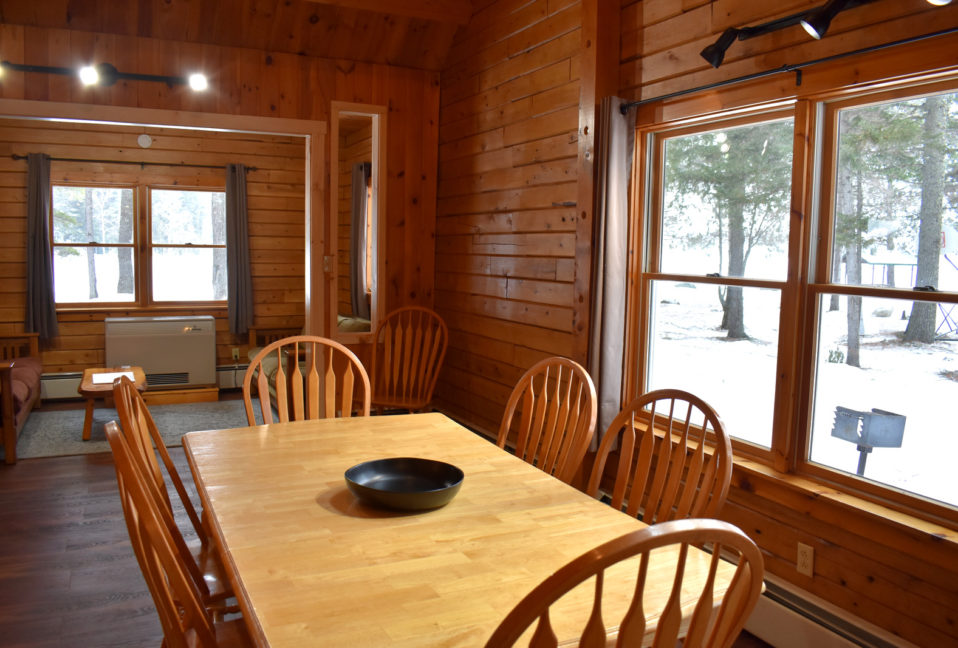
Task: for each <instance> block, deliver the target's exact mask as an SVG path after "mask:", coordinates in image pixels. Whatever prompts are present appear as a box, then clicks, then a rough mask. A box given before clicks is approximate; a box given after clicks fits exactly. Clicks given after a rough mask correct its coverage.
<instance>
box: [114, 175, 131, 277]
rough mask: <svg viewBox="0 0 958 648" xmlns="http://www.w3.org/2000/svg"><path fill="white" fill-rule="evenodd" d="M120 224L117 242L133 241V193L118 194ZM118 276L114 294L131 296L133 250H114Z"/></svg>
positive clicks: (124, 248)
mask: <svg viewBox="0 0 958 648" xmlns="http://www.w3.org/2000/svg"><path fill="white" fill-rule="evenodd" d="M120 196H121V198H120V223H119V227H118V231H117V241H119V242H120V243H126V242H129V241H132V240H133V192H132V191H126V190H124V191H122V192H120ZM116 257H117V267H118V269H119V274H118V276H117V279H116V292H117V293H119V294H121V295H132V294H133V248H128V247H121V248H116Z"/></svg>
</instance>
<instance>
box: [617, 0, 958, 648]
mask: <svg viewBox="0 0 958 648" xmlns="http://www.w3.org/2000/svg"><path fill="white" fill-rule="evenodd" d="M820 4H821V2H818V1H799V0H789V1H787V2H780V3H763V2H755V1H754V0H713V1H711V2H710V1H707V0H689V1H685V2H672V1H669V0H643V1H640V2H632V3H627V4H625V5H623V7H622V13H621V18H622V36H621V37H622V45H621V60H620V68H619V73H620V95H621V96H623V97H626V98H630V99H648V98H652V97H656V96H661V95H663V94H667V93H671V92H676V91H681V90H687V89H690V88H695V87H699V86H702V85H706V84H709V83H713V82H715V81H719V80H724V79H731V78H736V77H741V76H745V75H749V74H753V73H756V72H760V71H764V70H770V69H774V68H777V67H781V66H782V65H784V64H793V63H801V62H804V61H810V60H815V59H819V58H823V57H827V56H832V55H835V54H839V53H844V52H850V51H854V50H857V49H861V48H866V47H870V46H874V45H878V44H882V43H887V42H892V41H896V40H900V39H905V38H908V37H912V36H918V35H921V34H927V33H932V32H935V31H938V30H940V29H943V28H946V27H948V26H958V6H950V7H933V6H931V5H930V4H928V3H927V2H925V1H924V0H907V1H905V2H876V3H874V4H870V5H868V6H867V7H860V8H855V9H850V10H847V11H845V12H843V13H841V14H839V15H838V16H837V17H836V18H835V19H834V20H833V22H832V24H831V27H830V29H829V31H828V33H827V35H826V37H825V38H823V39H822V40H821V41H815V40H813V39H811V38H809V37H808V35H807V34H806V33H805V32H804V30H803V29H802V28H801V27H799V26H794V27H790V28H786V29H783V30H781V31H778V32H775V33H772V34H769V35H767V36H763V37H759V38H754V39H750V40H746V41H736V42H734V43H733V44H732V46H731V47H729V49H728V51H727V52H726V56H725V61H724V62H723V64H722V65H721V67H720V68H718V69H713V68H712V67H711V66H709V65H708V64H707V63H706V62H705V60H704V59H702V58H701V56H700V55H699V52H701V50H702V49H703V48H704V47H705V46H706V45H708V44H710V43H712V42H714V41H715V39H716V38H717V37H718V35H719V34H720V33H721V32H722V31H723V30H724V29H726V28H728V27H741V26H747V25H754V24H759V23H763V22H766V21H768V20H772V19H776V18H780V17H782V16H787V15H790V14H794V13H797V12H800V11H804V10H806V9H809V8H812V7H815V6H819V5H820ZM927 46H929V47H934V44H933V43H930V42H929V43H927ZM901 51H902V52H903V53H902V54H900V56H903V57H908V56H909V54H908V53H907V52H908V51H909V50H907V49H903V50H901ZM915 51H917V50H915ZM836 65H838V66H839V67H841V64H840V63H839V64H836ZM847 65H852V63H848V64H847ZM902 67H911V68H912V69H920V66H919V65H918V64H916V63H911V64H906V65H903V66H902ZM888 73H890V72H888ZM811 74H812V73H811V72H810V73H809V74H808V75H806V81H807V82H814V83H815V84H817V85H816V87H818V86H819V85H821V86H822V87H825V86H827V84H828V82H829V81H828V79H825V78H822V77H823V74H825V73H822V74H819V73H814V78H813V77H812V76H811ZM842 75H844V76H845V77H847V76H848V74H847V72H842ZM840 76H841V75H838V74H836V75H834V76H833V81H832V84H833V85H834V84H836V83H838V82H839V79H840ZM851 80H853V79H847V78H846V79H845V80H843V81H841V82H843V83H848V82H849V81H851ZM775 83H776V84H777V85H778V87H779V88H780V92H781V94H780V95H776V94H774V93H769V91H768V85H766V88H765V90H764V91H762V92H761V93H759V92H756V91H755V90H751V86H743V88H742V89H740V90H737V91H736V92H735V93H733V94H732V98H731V100H728V99H727V98H723V99H719V98H718V97H716V96H715V93H704V94H703V93H699V94H697V95H694V96H692V97H691V98H690V99H688V101H685V102H684V103H685V105H680V106H679V107H678V110H676V109H675V108H670V109H669V111H670V112H671V113H675V112H681V113H682V114H685V115H687V116H694V109H695V108H699V109H701V110H706V111H714V110H719V109H721V108H723V107H725V106H743V105H748V104H750V103H756V102H760V101H771V100H773V99H775V98H776V96H786V95H787V93H788V92H789V91H790V88H791V87H794V83H795V76H794V74H792V75H781V76H780V77H777V78H776V81H775ZM721 102H728V103H724V104H723V103H721ZM677 103H682V102H677ZM651 107H652V110H650V111H646V112H644V113H643V114H642V118H644V119H652V120H654V119H655V118H656V116H658V115H661V114H663V111H661V110H658V109H656V108H655V107H654V104H653V105H652V106H651ZM690 107H692V110H693V112H689V110H690ZM669 111H665V112H669ZM722 516H723V517H724V518H725V519H727V520H728V521H730V522H732V523H734V524H736V525H738V526H740V527H741V528H742V529H744V530H745V531H746V532H747V533H748V534H749V535H750V536H751V537H752V538H753V539H755V540H756V542H758V543H759V545H760V546H761V548H762V550H763V553H764V555H765V559H766V567H767V569H768V571H769V572H771V573H773V574H775V575H777V576H779V577H781V578H783V579H785V580H786V581H789V582H792V583H794V584H795V585H797V586H799V587H801V588H803V589H805V590H807V591H810V592H812V593H813V594H815V595H817V596H819V597H821V598H823V599H825V600H827V601H829V602H831V603H834V604H835V605H837V606H839V607H840V608H842V609H845V610H847V611H849V612H850V613H852V614H854V615H856V616H858V617H860V618H862V619H865V620H867V621H869V622H871V623H874V624H875V625H877V626H879V627H881V628H884V629H886V630H888V631H890V632H892V633H894V634H896V635H898V636H901V637H903V638H905V639H907V640H908V641H911V642H913V643H915V644H917V645H920V646H931V645H958V614H956V610H958V588H956V587H955V583H956V582H958V545H956V543H955V541H954V537H955V534H954V532H953V531H949V530H947V529H945V528H942V527H936V526H935V525H932V524H924V523H921V522H919V521H917V520H915V519H912V518H908V517H907V516H902V515H899V514H895V513H893V512H891V511H889V510H887V509H884V508H882V507H880V506H874V505H868V504H867V503H865V502H862V501H860V500H855V499H854V498H850V497H848V496H847V495H842V494H840V493H839V492H838V491H835V490H834V489H830V488H827V487H823V486H821V485H816V484H814V483H812V482H809V481H807V480H802V479H800V478H795V479H791V478H785V479H783V476H782V475H781V474H780V473H774V472H772V471H770V470H767V469H758V470H753V469H745V468H739V467H737V468H736V471H735V475H734V479H733V485H732V489H731V492H730V495H729V501H728V504H727V505H726V507H725V508H724V510H723V512H722ZM798 542H803V543H805V544H808V545H811V546H812V547H813V548H814V550H815V575H814V577H813V578H808V577H805V576H802V575H801V574H799V573H798V572H797V570H796V568H795V561H796V555H797V543H798Z"/></svg>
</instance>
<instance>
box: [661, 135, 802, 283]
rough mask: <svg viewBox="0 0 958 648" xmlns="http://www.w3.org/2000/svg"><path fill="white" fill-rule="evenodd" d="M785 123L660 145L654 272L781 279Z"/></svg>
mask: <svg viewBox="0 0 958 648" xmlns="http://www.w3.org/2000/svg"><path fill="white" fill-rule="evenodd" d="M792 130H793V127H792V120H791V119H788V120H781V121H774V122H768V123H763V124H750V125H748V126H739V127H736V128H726V129H720V130H714V131H710V132H707V133H696V134H694V135H686V136H683V137H675V138H671V139H669V140H667V141H666V142H665V174H664V178H665V179H664V187H663V189H664V213H663V217H662V219H663V222H662V264H661V271H662V272H668V273H682V274H694V275H706V274H712V273H715V272H718V273H720V274H721V275H723V276H729V277H754V278H763V279H785V276H786V272H787V263H788V257H787V253H788V230H789V214H790V189H791V178H792Z"/></svg>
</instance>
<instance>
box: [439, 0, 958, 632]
mask: <svg viewBox="0 0 958 648" xmlns="http://www.w3.org/2000/svg"><path fill="white" fill-rule="evenodd" d="M820 4H822V3H821V2H820V1H817V0H786V1H783V2H778V3H768V2H757V1H756V0H711V1H709V0H683V1H682V2H677V1H675V0H635V1H632V0H624V1H623V2H622V3H621V10H620V12H619V16H618V17H619V18H620V25H621V30H620V38H621V45H620V56H619V65H618V77H619V84H618V87H619V92H618V94H619V95H620V96H622V97H625V98H628V99H638V98H650V97H656V96H660V95H662V94H666V93H671V92H676V91H681V90H688V89H691V88H695V87H698V86H702V85H706V84H709V83H713V82H715V81H719V80H724V79H731V78H735V77H739V76H744V75H747V74H751V73H755V72H759V71H764V70H769V69H773V68H777V67H780V66H782V65H783V64H786V63H800V62H804V61H809V60H813V59H817V58H822V57H826V56H831V55H834V54H838V53H842V52H848V51H852V50H856V49H859V48H864V47H868V46H872V45H877V44H881V43H887V42H891V41H895V40H898V39H903V38H907V37H910V36H916V35H920V34H925V33H930V32H934V31H938V30H940V29H943V28H945V27H947V26H954V25H958V5H955V6H949V7H944V8H938V7H932V6H931V5H929V4H928V3H927V2H925V0H906V1H904V2H890V1H889V2H876V3H874V4H870V5H868V6H867V7H862V8H858V9H851V10H848V11H846V12H844V13H842V14H840V15H839V16H838V17H837V18H836V19H835V20H834V21H833V23H832V26H831V29H830V31H829V33H828V35H827V36H826V38H824V39H823V40H821V41H814V40H812V39H810V38H809V37H808V36H807V35H805V33H804V31H802V30H801V28H800V27H797V26H796V27H793V28H789V29H786V30H783V31H780V32H776V33H773V34H769V35H767V36H764V37H761V38H755V39H751V40H747V41H736V42H735V43H733V45H732V46H731V47H730V48H729V50H728V52H727V54H726V58H725V63H724V64H723V65H722V66H721V67H720V68H719V69H713V68H712V67H710V66H709V65H708V64H707V63H706V62H705V61H704V59H702V58H701V56H700V55H699V52H700V51H701V50H702V49H703V48H704V47H705V46H706V45H708V44H710V43H712V42H713V41H714V40H715V39H716V38H717V37H718V35H719V34H720V33H721V32H722V31H723V30H724V29H726V28H727V27H732V26H746V25H753V24H758V23H761V22H765V21H767V20H770V19H775V18H779V17H782V16H786V15H790V14H793V13H797V12H799V11H803V10H805V9H809V8H811V7H814V6H818V5H820ZM560 5H561V6H560ZM589 6H594V5H590V3H587V2H585V1H583V2H582V4H581V5H579V4H572V3H566V2H547V1H545V0H542V1H531V2H527V1H522V2H520V1H518V0H514V1H509V0H485V1H483V2H478V3H477V5H476V12H475V14H474V16H473V19H472V22H471V23H470V24H469V25H468V26H467V28H466V29H465V30H463V31H462V32H460V38H459V39H458V40H457V41H456V43H455V44H454V46H453V48H452V50H451V52H450V55H449V58H448V62H447V66H446V68H445V69H444V70H443V75H442V99H441V109H440V149H439V151H440V152H439V156H440V162H441V164H440V180H439V205H438V215H437V250H436V252H437V257H436V258H437V261H436V265H437V279H436V289H437V299H436V304H437V309H438V310H440V312H441V313H442V315H443V316H444V317H445V318H446V320H447V322H448V323H449V325H450V332H451V334H450V351H449V355H448V356H447V359H446V367H445V369H444V371H443V374H442V378H441V380H440V384H439V386H438V387H437V392H438V398H439V399H440V401H441V405H442V406H443V407H444V408H445V409H447V410H448V411H449V412H450V413H452V414H454V415H456V416H458V417H460V418H461V419H462V420H464V421H465V422H467V423H468V424H470V425H473V426H474V427H476V428H477V429H481V430H484V431H490V430H492V431H494V430H495V429H496V427H497V426H498V421H499V417H500V416H501V413H502V409H503V405H504V403H505V399H506V397H507V395H508V393H509V391H510V390H511V388H512V386H513V385H514V384H515V381H516V379H517V378H518V376H519V374H520V373H521V371H522V370H523V369H524V368H525V367H528V366H529V365H530V364H532V362H533V361H534V360H536V359H538V358H539V357H542V356H543V355H547V354H550V355H551V354H561V355H568V356H573V357H575V350H576V349H577V348H578V347H577V340H575V339H573V338H574V337H575V335H578V334H579V332H578V329H574V328H573V327H572V325H571V313H572V311H573V309H574V308H575V307H576V306H577V304H576V303H575V302H576V301H577V299H576V297H575V294H574V292H573V288H572V286H573V282H574V279H573V277H574V275H575V274H576V273H581V272H583V271H585V272H587V271H588V269H587V268H584V267H583V266H584V265H585V261H584V259H583V258H582V255H581V253H580V254H579V255H574V254H573V253H572V251H573V250H574V249H575V246H576V245H581V244H583V243H588V242H587V241H582V240H577V238H576V234H575V231H576V229H575V222H574V221H575V217H576V215H577V210H576V209H575V208H566V207H563V206H561V204H562V203H566V202H573V201H575V200H576V196H575V191H574V187H575V182H576V181H581V180H582V179H581V178H577V174H576V169H575V146H576V139H577V135H576V126H577V124H576V121H575V119H574V118H573V111H572V108H571V106H572V105H573V103H574V102H575V101H576V100H577V97H578V90H577V86H579V85H582V84H584V81H581V79H580V76H582V75H580V74H577V72H580V69H579V68H580V67H581V66H580V62H581V60H582V54H583V52H584V50H583V47H584V45H583V43H582V42H580V41H581V40H582V39H580V35H581V34H580V33H579V32H578V31H577V29H578V25H580V24H584V23H585V17H584V16H583V12H584V11H586V7H589ZM823 81H827V80H822V79H816V82H823ZM794 82H795V76H794V75H782V76H781V80H780V84H779V85H780V86H782V87H785V86H788V85H790V84H794ZM783 94H784V93H783ZM713 96H714V95H712V94H708V95H701V94H700V95H697V98H695V99H694V100H690V101H689V102H688V103H687V104H685V105H683V106H681V109H682V110H686V111H687V110H688V106H690V105H691V106H694V107H699V108H701V109H702V110H713V111H714V110H717V109H719V108H720V107H721V106H719V105H717V100H716V101H712V97H713ZM771 98H773V97H769V96H761V97H759V96H754V95H750V94H749V90H748V88H745V89H743V90H741V91H740V92H739V93H737V94H736V95H735V97H734V101H735V103H734V105H747V104H749V103H754V102H756V101H767V100H770V99H771ZM657 115H658V113H657V112H656V110H655V109H652V110H648V111H645V112H644V113H643V115H642V116H643V118H645V119H653V120H654V119H655V118H656V116H657ZM580 125H581V124H580ZM580 207H581V206H580ZM579 276H580V277H582V276H583V275H581V274H580V275H579ZM585 276H587V275H585ZM587 329H588V327H586V330H587ZM573 331H575V333H573ZM576 359H580V360H581V359H582V358H578V357H577V358H576ZM722 515H723V517H725V518H726V519H728V520H729V521H731V522H733V523H735V524H737V525H739V526H741V527H742V528H743V529H744V530H746V532H748V533H749V535H750V536H752V537H753V538H754V539H755V540H756V541H757V542H758V543H759V545H760V546H761V547H762V550H763V553H764V555H765V557H766V560H767V568H768V570H769V572H770V573H773V574H775V575H777V576H779V577H781V578H783V579H784V580H786V581H789V582H791V583H793V584H795V585H797V586H799V587H801V588H804V589H805V590H807V591H810V592H812V593H813V594H815V595H817V596H820V597H821V598H823V599H825V600H826V601H829V602H831V603H833V604H835V605H837V606H839V607H840V608H843V609H845V610H847V611H848V612H849V613H851V614H854V615H856V616H858V617H859V618H862V619H866V620H867V621H870V622H871V623H874V624H875V625H877V626H879V627H881V628H884V629H886V630H888V631H889V632H892V633H894V634H897V635H898V636H901V637H903V638H905V639H907V640H908V641H911V642H913V643H915V644H917V645H922V646H925V645H958V615H956V614H955V611H956V610H958V589H956V588H955V585H954V584H955V583H956V582H958V548H956V544H955V542H954V541H953V540H952V539H950V538H953V536H954V533H953V532H951V531H948V530H947V529H945V528H943V527H937V526H935V525H934V524H930V523H922V522H920V521H918V520H916V519H914V518H911V517H909V516H907V515H902V514H898V513H894V512H892V511H890V510H889V509H886V508H883V507H881V506H878V505H874V504H869V503H867V502H864V501H862V500H859V499H855V498H853V497H850V496H848V495H846V494H842V493H840V492H838V491H836V490H834V489H830V488H828V487H825V486H822V485H820V484H814V483H812V482H809V481H807V480H802V479H800V478H792V477H791V476H784V475H782V474H781V473H775V472H774V471H771V470H770V469H766V468H764V467H758V466H754V465H753V466H750V467H737V468H736V471H735V475H734V477H733V486H732V491H731V494H730V497H729V503H728V505H727V506H726V507H725V509H724V511H723V514H722ZM799 541H801V542H804V543H806V544H810V545H811V546H813V547H814V549H815V565H816V567H815V576H814V577H813V578H807V577H805V576H801V575H799V574H798V572H797V571H796V569H795V560H796V554H797V542H799Z"/></svg>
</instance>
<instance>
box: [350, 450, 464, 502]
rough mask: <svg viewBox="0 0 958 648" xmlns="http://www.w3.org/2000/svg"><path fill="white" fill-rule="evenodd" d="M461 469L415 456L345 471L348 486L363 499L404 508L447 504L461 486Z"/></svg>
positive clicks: (355, 467) (381, 461)
mask: <svg viewBox="0 0 958 648" xmlns="http://www.w3.org/2000/svg"><path fill="white" fill-rule="evenodd" d="M463 476H464V475H463V473H462V470H460V469H459V468H457V467H456V466H453V465H452V464H447V463H444V462H442V461H434V460H432V459H418V458H415V457H394V458H390V459H376V460H374V461H365V462H363V463H361V464H356V465H355V466H353V467H352V468H350V469H349V470H347V471H346V485H347V486H348V487H349V490H350V491H352V493H353V495H355V496H356V497H358V498H359V499H360V501H362V502H364V503H366V504H371V505H373V506H380V507H385V508H391V509H398V510H402V511H418V510H424V509H434V508H438V507H440V506H444V505H446V504H448V503H449V501H450V500H451V499H452V498H453V497H455V496H456V493H458V492H459V487H460V486H462V479H463Z"/></svg>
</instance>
